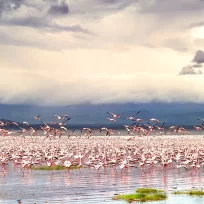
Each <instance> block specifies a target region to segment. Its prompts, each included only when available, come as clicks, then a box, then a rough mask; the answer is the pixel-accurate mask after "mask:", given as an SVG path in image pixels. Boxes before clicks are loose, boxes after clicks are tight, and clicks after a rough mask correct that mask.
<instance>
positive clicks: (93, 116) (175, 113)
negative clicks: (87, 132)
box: [0, 103, 204, 125]
mask: <svg viewBox="0 0 204 204" xmlns="http://www.w3.org/2000/svg"><path fill="white" fill-rule="evenodd" d="M203 107H204V104H194V103H186V104H181V103H146V104H144V103H141V104H103V105H91V104H83V105H70V106H59V107H43V106H34V105H23V104H20V105H8V104H0V117H1V118H3V119H4V120H11V121H18V122H22V121H27V122H29V123H31V124H36V123H39V121H36V120H34V119H33V118H32V117H33V116H37V115H39V114H40V115H41V119H42V120H43V121H45V122H50V121H52V120H54V118H52V116H53V115H54V114H58V115H63V114H67V115H68V116H70V117H71V120H70V121H69V122H68V124H92V125H94V124H112V123H111V122H109V121H108V120H106V118H108V117H110V115H109V114H108V113H107V111H111V112H115V113H120V112H123V117H128V116H134V114H136V112H137V111H138V110H140V114H138V116H137V117H138V118H143V119H145V120H146V121H147V120H148V119H150V118H152V117H154V118H158V119H159V120H161V121H165V122H166V123H168V124H187V125H188V124H189V125H191V124H198V123H199V121H198V120H197V119H198V118H204V108H203ZM130 123H131V122H129V121H127V120H123V119H118V120H117V124H130Z"/></svg>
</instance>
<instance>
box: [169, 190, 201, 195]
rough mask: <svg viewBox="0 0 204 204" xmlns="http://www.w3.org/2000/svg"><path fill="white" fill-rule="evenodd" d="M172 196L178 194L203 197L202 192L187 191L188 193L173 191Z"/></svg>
mask: <svg viewBox="0 0 204 204" xmlns="http://www.w3.org/2000/svg"><path fill="white" fill-rule="evenodd" d="M173 194H175V195H178V194H185V195H190V196H194V195H195V196H203V195H204V191H202V190H188V191H174V192H173Z"/></svg>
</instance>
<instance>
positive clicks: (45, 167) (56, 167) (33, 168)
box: [31, 165, 78, 171]
mask: <svg viewBox="0 0 204 204" xmlns="http://www.w3.org/2000/svg"><path fill="white" fill-rule="evenodd" d="M31 169H32V170H47V171H49V170H67V169H68V170H73V169H78V167H77V166H71V167H69V168H67V167H65V166H62V165H55V166H37V167H32V168H31Z"/></svg>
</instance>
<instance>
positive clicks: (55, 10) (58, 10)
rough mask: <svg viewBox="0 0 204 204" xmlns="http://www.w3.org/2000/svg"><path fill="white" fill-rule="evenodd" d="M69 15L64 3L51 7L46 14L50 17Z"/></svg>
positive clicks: (66, 5)
mask: <svg viewBox="0 0 204 204" xmlns="http://www.w3.org/2000/svg"><path fill="white" fill-rule="evenodd" d="M68 13H69V7H68V4H67V2H66V1H61V2H60V3H59V4H58V5H52V6H51V7H50V8H49V10H48V14H51V15H67V14H68Z"/></svg>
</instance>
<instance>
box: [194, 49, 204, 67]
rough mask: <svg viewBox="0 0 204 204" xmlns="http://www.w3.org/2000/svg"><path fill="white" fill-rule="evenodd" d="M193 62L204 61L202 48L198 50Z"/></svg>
mask: <svg viewBox="0 0 204 204" xmlns="http://www.w3.org/2000/svg"><path fill="white" fill-rule="evenodd" d="M193 62H196V63H198V64H200V63H204V52H203V51H202V50H197V52H196V55H195V57H194V58H193Z"/></svg>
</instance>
